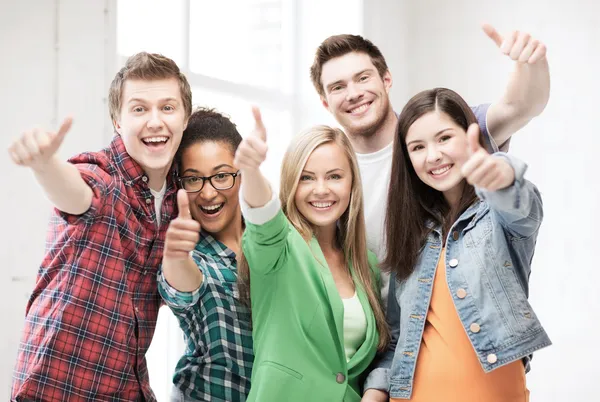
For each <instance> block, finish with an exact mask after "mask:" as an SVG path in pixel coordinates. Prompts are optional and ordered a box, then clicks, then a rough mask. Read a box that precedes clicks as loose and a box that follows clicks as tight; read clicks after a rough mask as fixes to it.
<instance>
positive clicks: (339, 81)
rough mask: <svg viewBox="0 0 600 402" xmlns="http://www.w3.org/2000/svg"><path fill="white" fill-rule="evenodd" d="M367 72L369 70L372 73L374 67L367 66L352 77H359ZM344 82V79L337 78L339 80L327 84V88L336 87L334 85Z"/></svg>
mask: <svg viewBox="0 0 600 402" xmlns="http://www.w3.org/2000/svg"><path fill="white" fill-rule="evenodd" d="M366 72H369V73H370V72H373V69H372V68H365V69H364V70H362V71H359V72H358V73H356V74H354V75H353V76H352V79H355V78H357V77H360V76H361V75H363V74H364V73H366ZM343 82H344V80H337V81H335V82H332V83H331V84H329V85H327V89H331V87H334V86H336V85H338V84H341V83H343Z"/></svg>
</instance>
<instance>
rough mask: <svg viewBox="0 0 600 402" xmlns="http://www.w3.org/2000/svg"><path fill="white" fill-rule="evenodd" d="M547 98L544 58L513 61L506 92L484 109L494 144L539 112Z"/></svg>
mask: <svg viewBox="0 0 600 402" xmlns="http://www.w3.org/2000/svg"><path fill="white" fill-rule="evenodd" d="M549 98H550V71H549V67H548V61H547V59H546V58H545V57H544V58H542V59H541V60H539V61H537V62H536V63H534V64H529V63H515V70H514V71H513V73H512V74H511V76H510V78H509V81H508V85H507V87H506V91H505V93H504V95H503V96H502V98H501V99H500V100H499V101H498V102H495V103H493V104H492V105H491V106H490V109H489V111H488V119H487V122H488V129H489V132H490V134H491V135H492V137H493V138H494V140H495V141H496V143H497V144H502V143H504V142H505V141H507V140H508V139H509V138H510V137H511V136H512V135H513V134H514V133H515V132H517V131H518V130H520V129H521V128H523V127H524V126H525V125H527V123H529V121H530V120H531V119H532V118H534V117H536V116H538V115H540V114H541V113H542V112H543V111H544V108H545V107H546V104H547V103H548V99H549Z"/></svg>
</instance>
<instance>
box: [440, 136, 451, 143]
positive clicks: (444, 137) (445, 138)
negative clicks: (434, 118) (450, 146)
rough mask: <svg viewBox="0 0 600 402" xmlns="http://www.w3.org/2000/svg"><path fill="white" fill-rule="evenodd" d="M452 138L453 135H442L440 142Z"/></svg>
mask: <svg viewBox="0 0 600 402" xmlns="http://www.w3.org/2000/svg"><path fill="white" fill-rule="evenodd" d="M450 138H452V137H451V136H449V135H442V136H441V137H440V142H446V141H448V140H449V139H450Z"/></svg>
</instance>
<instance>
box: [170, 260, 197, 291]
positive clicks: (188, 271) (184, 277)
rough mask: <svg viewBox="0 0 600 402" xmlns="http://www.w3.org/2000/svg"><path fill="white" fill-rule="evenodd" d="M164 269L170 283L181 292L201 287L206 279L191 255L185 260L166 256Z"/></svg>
mask: <svg viewBox="0 0 600 402" xmlns="http://www.w3.org/2000/svg"><path fill="white" fill-rule="evenodd" d="M162 270H163V275H164V276H165V279H166V281H167V282H168V283H169V285H170V286H171V287H172V288H174V289H176V290H178V291H180V292H193V291H194V290H196V289H198V288H199V287H200V285H201V284H202V281H203V279H204V278H203V276H202V272H200V269H198V266H197V265H196V263H195V261H194V260H193V258H192V257H191V256H190V257H188V258H187V259H185V260H183V261H173V260H169V259H166V258H165V259H163V265H162Z"/></svg>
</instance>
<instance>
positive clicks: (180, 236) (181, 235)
mask: <svg viewBox="0 0 600 402" xmlns="http://www.w3.org/2000/svg"><path fill="white" fill-rule="evenodd" d="M177 206H178V208H179V215H177V218H175V219H173V220H172V221H171V223H169V228H168V229H167V234H166V239H165V249H164V252H163V259H164V260H170V261H173V262H176V261H184V260H187V259H189V257H190V255H189V254H190V251H192V250H193V249H194V248H195V247H196V243H198V240H199V239H200V223H199V222H197V221H195V220H194V219H193V218H192V214H191V213H190V201H189V198H188V195H187V193H186V192H185V190H179V191H178V192H177Z"/></svg>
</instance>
